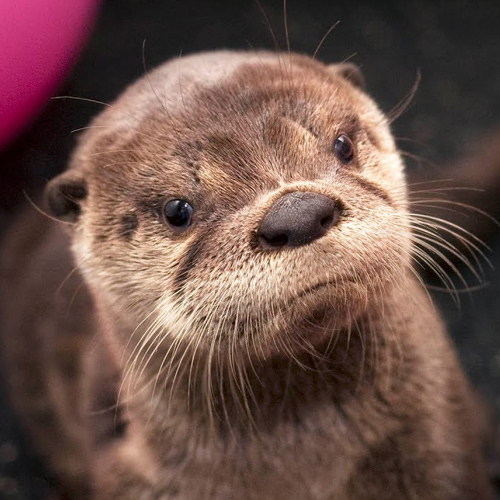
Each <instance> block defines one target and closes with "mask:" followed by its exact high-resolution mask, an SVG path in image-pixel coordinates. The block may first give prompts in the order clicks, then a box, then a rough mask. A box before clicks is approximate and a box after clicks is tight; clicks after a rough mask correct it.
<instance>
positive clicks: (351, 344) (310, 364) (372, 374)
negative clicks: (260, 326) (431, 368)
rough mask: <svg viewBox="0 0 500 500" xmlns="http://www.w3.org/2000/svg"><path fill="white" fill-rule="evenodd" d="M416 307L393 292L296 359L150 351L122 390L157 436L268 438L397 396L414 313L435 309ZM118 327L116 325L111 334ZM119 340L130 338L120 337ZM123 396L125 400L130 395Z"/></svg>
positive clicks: (126, 378) (116, 335)
mask: <svg viewBox="0 0 500 500" xmlns="http://www.w3.org/2000/svg"><path fill="white" fill-rule="evenodd" d="M409 288H414V287H409ZM417 289H418V293H416V292H415V290H414V295H413V297H415V293H416V295H417V296H418V297H421V295H422V293H421V290H419V287H418V285H417ZM407 290H408V289H407ZM403 300H404V307H402V305H403V302H402V301H403ZM412 302H415V301H412V300H408V295H407V294H404V296H401V293H400V292H398V291H396V290H395V291H394V292H393V293H392V294H391V295H389V296H388V297H387V299H386V300H385V301H384V303H383V304H380V305H379V307H377V308H375V309H376V310H371V311H368V312H366V313H365V314H363V315H362V316H361V317H359V318H357V319H356V321H355V322H354V323H353V324H352V325H350V327H348V328H343V329H339V330H332V331H331V332H328V335H325V338H326V340H325V342H324V343H322V344H321V345H317V346H316V347H314V348H309V350H308V351H307V352H303V353H302V354H300V355H296V356H293V357H290V356H287V355H284V354H276V355H275V356H271V357H269V358H268V359H264V360H258V361H254V362H252V363H250V362H248V358H246V362H245V363H243V362H242V363H240V362H238V360H234V363H232V364H231V363H221V362H220V357H219V356H218V355H217V354H215V355H212V356H211V357H205V358H204V357H203V356H201V357H200V356H198V357H196V356H193V354H192V353H191V352H190V351H189V350H188V349H186V350H185V351H183V350H182V349H181V350H179V351H177V354H176V357H175V360H174V361H173V362H172V359H165V358H164V355H159V356H157V355H155V354H154V353H153V351H149V352H148V353H147V354H145V355H144V356H143V358H142V364H139V365H137V366H136V367H135V369H134V370H132V371H127V368H125V370H126V371H125V372H123V377H124V380H123V387H125V388H130V393H129V395H130V397H131V400H132V401H133V402H132V404H131V405H130V408H131V412H132V413H133V414H136V415H138V416H140V420H141V421H147V422H148V429H150V430H151V432H152V433H153V434H155V433H158V432H160V433H161V432H162V431H165V429H166V427H168V426H170V425H176V424H175V422H182V423H183V425H187V426H188V427H191V428H192V429H196V430H197V431H198V432H207V433H210V432H212V431H214V432H215V433H219V434H224V433H226V432H230V433H234V432H242V433H245V432H249V430H251V431H252V432H253V431H255V430H257V431H258V430H263V431H269V430H271V429H272V428H273V427H274V426H276V425H280V424H282V423H283V422H284V421H293V422H300V421H302V420H304V419H305V418H308V415H310V413H311V408H314V409H315V411H320V410H321V409H322V408H330V409H331V408H337V409H338V411H342V407H343V406H344V405H345V404H347V403H348V402H349V401H350V400H352V399H355V398H359V397H360V394H365V393H368V392H371V393H373V392H378V393H379V394H380V393H381V391H382V392H390V391H391V390H392V389H391V387H392V386H393V382H397V380H396V376H395V373H396V372H397V370H398V366H397V365H398V363H400V362H402V356H401V353H402V352H403V351H404V348H403V345H402V344H403V343H404V342H405V335H407V331H408V330H409V329H410V328H411V326H410V323H411V318H412V316H413V311H414V310H415V307H424V308H429V304H428V303H427V304H426V305H425V303H426V300H424V301H422V300H421V299H419V300H417V301H416V302H415V303H412ZM119 327H120V323H119V322H118V321H113V324H112V329H114V330H116V329H117V328H119ZM113 336H114V338H115V339H123V338H128V335H125V336H124V335H123V332H118V331H114V332H113ZM122 345H124V344H122ZM165 348H166V349H167V351H166V352H169V351H168V346H167V347H165V346H164V347H163V349H164V352H165ZM209 359H210V361H209ZM146 360H147V362H146ZM122 396H123V397H124V399H125V400H127V399H128V397H127V391H124V392H123V394H122ZM189 422H191V424H192V425H189Z"/></svg>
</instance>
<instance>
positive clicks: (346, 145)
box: [333, 134, 354, 164]
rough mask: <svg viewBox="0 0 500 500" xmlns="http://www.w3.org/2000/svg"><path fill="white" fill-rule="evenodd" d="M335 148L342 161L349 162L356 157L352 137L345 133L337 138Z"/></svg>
mask: <svg viewBox="0 0 500 500" xmlns="http://www.w3.org/2000/svg"><path fill="white" fill-rule="evenodd" d="M333 150H334V151H335V154H336V156H337V158H338V159H339V160H340V161H341V162H342V163H345V164H348V163H351V161H352V160H353V159H354V145H353V143H352V141H351V139H349V137H347V136H346V135H344V134H342V135H339V136H338V137H337V138H336V139H335V142H334V143H333Z"/></svg>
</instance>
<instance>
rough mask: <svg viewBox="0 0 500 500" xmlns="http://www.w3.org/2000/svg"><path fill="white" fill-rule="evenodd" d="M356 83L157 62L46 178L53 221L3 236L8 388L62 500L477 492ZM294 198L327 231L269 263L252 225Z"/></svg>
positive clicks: (385, 141) (374, 123)
mask: <svg viewBox="0 0 500 500" xmlns="http://www.w3.org/2000/svg"><path fill="white" fill-rule="evenodd" d="M352 72H353V68H352V67H347V71H346V67H345V66H341V65H333V66H325V65H323V64H321V63H319V62H316V61H313V60H312V59H310V58H307V57H304V56H298V55H293V54H292V55H289V54H283V55H276V54H270V53H267V52H262V53H238V52H215V53H207V54H202V55H197V56H191V57H186V58H183V59H182V60H174V61H171V62H168V63H166V64H165V65H164V66H162V67H160V68H159V69H157V70H156V71H155V72H153V73H151V74H150V75H147V76H146V77H144V78H143V79H142V80H140V81H139V82H138V83H135V84H134V85H132V86H131V87H130V88H129V89H128V90H127V91H126V92H125V93H124V94H123V95H122V96H121V97H120V98H119V99H118V100H117V101H116V102H115V103H114V104H112V105H111V106H110V107H109V108H108V109H106V110H105V111H104V112H103V113H102V114H101V115H100V116H99V117H97V118H96V119H95V120H94V121H93V123H92V124H91V126H90V127H89V130H87V131H86V132H85V133H84V134H83V135H82V137H81V140H80V144H79V146H78V148H77V150H76V152H75V154H74V156H73V159H72V162H71V165H70V168H69V170H68V171H67V173H65V174H63V176H61V177H60V178H59V179H56V180H55V181H53V182H52V184H51V185H50V186H49V188H48V200H49V206H50V207H51V210H52V212H53V213H54V214H55V215H57V216H59V217H62V218H63V219H65V220H66V230H67V231H63V230H62V229H61V227H59V226H58V225H57V224H55V223H53V222H49V221H48V220H47V219H45V218H44V217H43V216H42V215H40V214H37V213H33V211H31V213H30V214H29V215H24V216H23V218H22V219H21V220H20V221H19V222H18V224H17V225H16V226H14V228H13V229H12V230H11V232H10V234H9V235H8V237H7V239H6V246H5V248H4V252H3V258H2V266H3V273H4V274H3V279H2V286H3V294H2V307H3V312H2V315H3V317H5V318H7V321H6V323H5V326H4V328H3V330H4V335H5V337H4V338H5V340H6V341H5V345H6V349H5V353H6V360H7V377H8V378H9V381H10V383H11V384H12V387H13V390H12V394H13V396H14V401H15V402H16V404H17V409H18V411H19V413H20V414H21V415H22V418H23V420H24V423H25V425H26V426H27V428H28V430H29V431H30V432H31V434H32V436H33V439H34V442H35V445H36V447H37V450H38V452H39V453H41V454H42V455H44V457H45V458H46V460H47V462H48V464H49V467H50V468H51V470H52V471H53V473H54V475H55V477H56V478H57V480H58V481H59V483H60V484H61V485H62V486H63V488H64V489H65V491H66V493H67V494H68V495H69V496H70V497H72V498H86V497H89V498H96V499H124V500H126V499H134V500H136V499H139V498H140V499H141V500H142V499H144V500H148V499H153V498H155V499H156V498H161V499H174V498H175V499H183V500H184V499H186V500H187V499H193V500H194V499H200V498H207V499H208V498H210V499H216V500H222V499H228V500H229V499H234V498H238V499H242V500H243V499H260V500H265V499H273V500H278V499H287V500H292V499H305V498H308V499H318V500H319V499H332V500H334V499H342V500H347V499H352V500H361V499H367V500H368V499H379V498H384V499H401V498H426V499H433V498H434V499H440V500H445V499H457V500H458V499H471V498H477V499H489V498H492V496H491V495H492V494H491V491H490V488H489V486H488V481H487V477H486V473H485V467H484V463H483V461H482V458H481V450H480V436H479V428H478V425H477V423H476V418H475V409H474V403H473V398H472V396H471V393H470V389H469V386H468V383H467V381H466V380H465V378H464V376H463V373H462V371H461V368H460V367H459V365H458V362H457V359H456V355H455V353H454V349H453V347H452V346H451V344H450V342H449V340H448V338H447V336H446V334H445V332H444V329H443V326H442V324H441V321H440V319H439V318H438V315H437V313H436V311H435V310H434V308H433V306H432V304H431V302H430V300H429V298H428V296H427V295H426V292H425V289H424V288H423V286H422V285H421V283H420V282H419V277H418V275H417V274H416V272H415V270H414V267H413V265H414V264H413V263H414V260H415V259H417V260H418V259H419V258H420V260H426V259H427V260H426V261H427V262H428V261H429V260H428V259H429V258H430V257H429V256H428V254H418V253H415V246H414V244H415V242H416V240H417V239H418V237H419V236H418V230H416V229H415V227H416V226H418V224H415V223H414V222H415V221H416V220H417V219H416V218H415V217H413V218H412V216H410V214H409V211H408V193H407V186H406V181H405V176H404V173H403V166H402V162H401V159H400V155H399V152H398V151H397V149H396V147H395V144H394V141H393V139H392V136H391V134H390V131H389V127H388V123H387V120H386V118H385V117H384V116H383V114H382V113H381V112H380V111H379V110H378V108H377V107H376V105H375V104H374V103H373V102H372V101H371V100H370V99H369V97H368V96H367V95H366V94H365V93H364V92H363V91H362V90H361V89H360V84H361V82H360V80H359V78H356V76H355V74H354V73H352ZM339 133H347V134H349V135H350V136H351V137H352V138H353V141H354V143H355V145H356V161H355V163H354V164H353V165H349V166H345V165H342V164H341V163H340V162H339V161H338V160H337V159H336V158H335V156H334V155H333V154H332V144H333V141H334V139H335V137H336V136H337V135H338V134H339ZM293 191H311V192H315V193H319V194H322V195H326V196H329V197H331V198H333V199H336V200H338V201H339V203H340V204H341V205H342V207H343V212H342V215H341V220H340V222H339V224H338V225H337V226H336V227H335V228H334V229H332V230H331V231H330V233H329V234H328V235H326V236H325V237H323V238H321V239H320V240H317V241H315V242H314V243H312V244H310V245H306V246H304V247H300V248H296V249H285V250H283V251H265V250H263V249H262V248H260V247H259V246H258V244H257V243H256V238H255V234H256V230H257V227H258V224H259V221H260V220H261V219H262V218H263V216H264V215H265V214H266V213H267V211H268V210H269V208H270V207H271V206H272V204H273V203H274V202H275V201H276V200H277V199H279V197H280V196H282V195H283V194H285V193H289V192H293ZM169 197H173V198H177V197H178V198H186V199H189V200H190V201H191V202H192V204H193V205H194V206H195V219H194V223H193V225H192V227H191V228H190V229H188V231H186V233H184V234H174V233H173V232H169V229H168V228H167V227H166V226H165V224H164V223H163V221H162V219H161V214H160V211H161V206H162V202H163V200H165V199H168V198H169ZM412 227H413V228H414V229H413V232H412ZM66 234H69V237H68V236H67V235H66ZM422 234H424V235H425V234H426V233H422V232H420V238H422ZM427 236H428V234H427ZM420 241H423V240H422V239H421V240H420ZM70 246H71V247H72V252H73V258H74V262H75V263H76V268H74V267H73V266H74V264H73V262H72V259H71V257H70V254H69V247H70ZM61 283H62V284H61ZM27 317H29V318H31V320H30V321H26V318H27ZM55 336H57V339H56V338H55ZM50 338H52V340H49V339H50ZM33 354H35V355H33ZM20 359H23V360H24V361H26V360H29V363H27V364H28V366H29V370H26V366H21V365H22V364H21V363H19V360H20ZM23 365H26V363H23ZM26 394H29V395H31V397H32V398H33V396H37V397H36V399H31V404H29V405H28V404H26V398H25V395H26ZM41 416H42V417H43V418H42V421H44V422H45V423H44V425H41V424H40V420H41V419H40V417H41ZM61 426H62V427H61ZM62 436H64V438H63V437H62ZM54 443H58V444H57V445H56V446H54ZM60 443H61V444H60ZM61 448H62V449H61ZM69 457H74V460H73V458H71V459H69Z"/></svg>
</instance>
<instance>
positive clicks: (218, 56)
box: [113, 50, 283, 124]
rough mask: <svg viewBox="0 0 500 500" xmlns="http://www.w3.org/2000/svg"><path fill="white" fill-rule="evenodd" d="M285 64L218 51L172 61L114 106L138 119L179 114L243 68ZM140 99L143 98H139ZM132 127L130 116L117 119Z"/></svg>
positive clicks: (264, 55)
mask: <svg viewBox="0 0 500 500" xmlns="http://www.w3.org/2000/svg"><path fill="white" fill-rule="evenodd" d="M264 64H265V65H278V66H280V65H282V64H283V60H282V56H281V57H280V56H279V55H277V54H273V53H271V52H255V53H251V52H236V51H229V50H228V51H216V52H206V53H200V54H194V55H190V56H182V57H178V58H176V59H172V60H170V61H167V62H166V63H164V64H162V65H161V66H159V67H158V68H156V69H155V70H154V71H153V72H151V73H150V74H149V75H146V76H145V77H143V78H141V79H140V80H139V81H137V82H136V83H134V84H133V85H131V86H130V87H129V88H128V89H127V90H126V92H124V93H123V94H122V96H121V97H120V98H119V99H118V100H117V102H116V103H115V104H114V105H113V106H114V108H115V110H116V111H118V113H115V115H118V114H120V111H121V110H125V109H128V110H129V111H130V112H132V111H133V114H134V118H135V119H137V118H140V117H144V116H147V115H148V114H149V113H151V112H152V111H155V110H157V109H158V106H159V104H161V107H162V108H163V109H164V110H165V111H167V112H168V113H170V114H171V115H175V114H176V113H177V112H179V111H180V110H181V109H185V106H186V105H187V104H188V102H189V100H190V98H191V96H192V95H193V94H197V93H199V92H200V91H203V90H206V89H210V88H214V87H217V86H220V85H222V84H224V83H226V82H228V81H230V80H231V79H232V78H233V77H234V76H235V75H237V74H238V72H239V71H241V70H242V69H243V68H247V67H249V66H253V67H259V66H260V67H262V65H264ZM138 96H140V98H139V99H138ZM117 118H119V119H120V121H121V120H124V122H126V123H128V124H130V118H131V117H130V116H129V117H127V116H124V115H123V114H122V115H121V116H117Z"/></svg>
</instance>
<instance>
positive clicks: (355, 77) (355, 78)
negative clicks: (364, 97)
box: [328, 63, 365, 89]
mask: <svg viewBox="0 0 500 500" xmlns="http://www.w3.org/2000/svg"><path fill="white" fill-rule="evenodd" d="M328 67H329V68H330V69H331V70H332V71H334V72H335V73H336V74H337V75H339V76H340V77H342V78H344V79H345V80H347V81H348V82H350V83H351V84H352V85H354V86H355V87H358V88H359V89H364V88H365V77H364V76H363V73H361V70H360V69H359V67H358V66H356V65H355V64H353V63H340V64H330V66H328Z"/></svg>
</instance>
